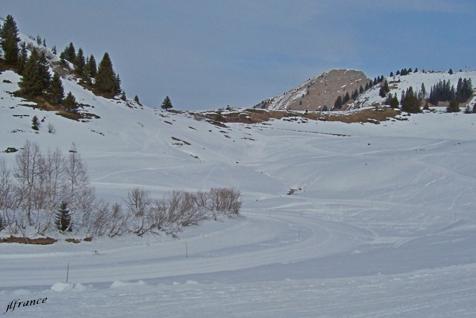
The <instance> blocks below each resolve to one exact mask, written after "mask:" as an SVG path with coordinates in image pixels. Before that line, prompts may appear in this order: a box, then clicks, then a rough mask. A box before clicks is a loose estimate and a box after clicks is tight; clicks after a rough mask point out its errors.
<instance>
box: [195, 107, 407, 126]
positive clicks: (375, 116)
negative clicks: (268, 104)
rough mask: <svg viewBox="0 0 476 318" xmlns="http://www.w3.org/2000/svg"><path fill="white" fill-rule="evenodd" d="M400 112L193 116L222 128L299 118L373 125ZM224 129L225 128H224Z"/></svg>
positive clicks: (251, 111)
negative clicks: (230, 124) (233, 124)
mask: <svg viewBox="0 0 476 318" xmlns="http://www.w3.org/2000/svg"><path fill="white" fill-rule="evenodd" d="M399 114H400V110H398V109H392V108H387V107H374V108H366V109H362V110H356V111H352V112H294V111H284V110H263V109H246V110H243V111H240V112H206V113H200V114H195V116H194V117H195V118H196V119H199V118H200V119H206V120H207V121H208V122H210V123H212V124H215V125H217V126H220V127H223V126H225V124H226V123H243V124H259V123H265V122H267V121H270V120H272V119H284V118H291V117H294V118H301V119H303V120H316V121H319V120H320V121H338V122H344V123H374V124H379V123H380V122H383V121H386V120H389V119H392V118H396V117H397V116H398V115H399ZM225 127H226V126H225Z"/></svg>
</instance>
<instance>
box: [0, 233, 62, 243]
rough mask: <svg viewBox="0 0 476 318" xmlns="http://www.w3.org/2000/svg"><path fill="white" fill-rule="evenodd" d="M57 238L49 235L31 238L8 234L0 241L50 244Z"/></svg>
mask: <svg viewBox="0 0 476 318" xmlns="http://www.w3.org/2000/svg"><path fill="white" fill-rule="evenodd" d="M56 241H57V240H55V239H54V238H51V237H40V238H36V239H31V238H28V237H18V236H13V235H11V236H9V237H5V238H2V239H0V243H19V244H33V245H50V244H53V243H55V242H56Z"/></svg>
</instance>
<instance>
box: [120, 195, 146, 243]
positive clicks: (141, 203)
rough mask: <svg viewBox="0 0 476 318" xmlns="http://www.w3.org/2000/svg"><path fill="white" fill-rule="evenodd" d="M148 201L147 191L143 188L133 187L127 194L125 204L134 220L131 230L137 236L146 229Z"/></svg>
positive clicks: (142, 233)
mask: <svg viewBox="0 0 476 318" xmlns="http://www.w3.org/2000/svg"><path fill="white" fill-rule="evenodd" d="M150 203H151V200H150V198H149V193H148V192H146V191H145V190H143V189H140V188H134V189H132V190H131V191H129V194H128V195H127V201H126V204H127V207H128V209H129V213H130V214H131V217H132V219H133V221H134V222H133V224H132V231H133V232H134V233H136V234H137V235H139V236H140V235H144V234H145V233H146V232H147V230H148V227H147V226H146V225H147V224H146V220H147V216H146V212H147V209H148V207H149V206H150Z"/></svg>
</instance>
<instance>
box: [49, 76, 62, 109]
mask: <svg viewBox="0 0 476 318" xmlns="http://www.w3.org/2000/svg"><path fill="white" fill-rule="evenodd" d="M63 98H64V89H63V84H62V83H61V78H60V76H59V75H58V73H55V74H54V76H53V79H52V80H51V85H50V89H49V99H50V101H51V102H52V103H53V104H55V105H61V103H62V102H63Z"/></svg>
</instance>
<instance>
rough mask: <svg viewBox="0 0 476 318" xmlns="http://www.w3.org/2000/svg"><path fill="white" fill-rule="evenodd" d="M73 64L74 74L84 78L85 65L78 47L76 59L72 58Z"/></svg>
mask: <svg viewBox="0 0 476 318" xmlns="http://www.w3.org/2000/svg"><path fill="white" fill-rule="evenodd" d="M73 64H74V71H75V73H76V75H78V76H79V77H81V78H82V79H84V77H85V72H84V66H85V65H86V62H85V60H84V53H83V49H82V48H79V50H78V54H76V59H75V60H74V63H73Z"/></svg>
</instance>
